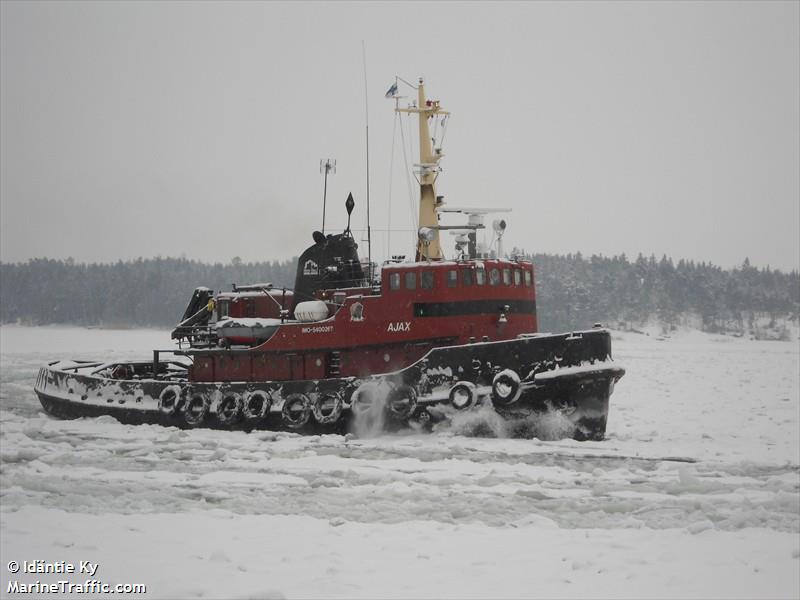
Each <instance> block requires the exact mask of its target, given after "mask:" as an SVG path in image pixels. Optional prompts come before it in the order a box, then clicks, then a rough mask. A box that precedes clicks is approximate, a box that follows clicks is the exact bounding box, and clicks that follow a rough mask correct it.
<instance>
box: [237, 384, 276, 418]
mask: <svg viewBox="0 0 800 600" xmlns="http://www.w3.org/2000/svg"><path fill="white" fill-rule="evenodd" d="M271 406H272V399H271V398H270V395H269V393H268V392H265V391H264V390H251V391H249V392H247V394H245V397H244V402H243V403H242V415H243V416H244V418H245V419H246V420H248V421H260V420H261V419H263V418H264V417H265V416H266V415H267V413H268V412H269V409H270V407H271Z"/></svg>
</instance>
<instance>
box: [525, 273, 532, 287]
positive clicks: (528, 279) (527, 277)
mask: <svg viewBox="0 0 800 600" xmlns="http://www.w3.org/2000/svg"><path fill="white" fill-rule="evenodd" d="M525 285H527V286H529V287H530V286H532V285H533V276H532V275H531V272H530V271H525Z"/></svg>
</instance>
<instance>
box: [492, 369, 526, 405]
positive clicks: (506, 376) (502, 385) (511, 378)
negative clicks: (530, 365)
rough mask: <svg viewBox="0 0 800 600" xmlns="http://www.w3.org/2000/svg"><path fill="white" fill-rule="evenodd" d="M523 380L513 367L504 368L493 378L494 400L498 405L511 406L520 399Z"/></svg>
mask: <svg viewBox="0 0 800 600" xmlns="http://www.w3.org/2000/svg"><path fill="white" fill-rule="evenodd" d="M521 393H522V382H521V381H520V379H519V375H517V374H516V373H515V372H514V371H512V370H511V369H504V370H503V371H500V372H499V373H498V374H497V375H495V376H494V379H493V380H492V401H493V402H494V403H495V404H496V405H497V406H510V405H512V404H514V402H516V401H517V400H519V396H520V394H521Z"/></svg>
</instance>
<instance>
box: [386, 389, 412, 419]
mask: <svg viewBox="0 0 800 600" xmlns="http://www.w3.org/2000/svg"><path fill="white" fill-rule="evenodd" d="M416 409H417V390H415V389H414V388H413V387H411V386H410V385H406V384H404V383H401V384H399V385H395V386H393V387H392V390H391V391H390V392H389V395H388V396H387V397H386V413H387V414H388V415H389V416H390V417H392V418H393V419H396V420H398V421H404V420H406V419H408V418H409V417H410V416H411V415H413V414H414V411H415V410H416Z"/></svg>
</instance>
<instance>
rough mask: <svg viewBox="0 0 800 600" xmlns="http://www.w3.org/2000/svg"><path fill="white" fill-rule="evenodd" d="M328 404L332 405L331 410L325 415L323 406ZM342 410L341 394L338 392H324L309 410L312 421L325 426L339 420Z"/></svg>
mask: <svg viewBox="0 0 800 600" xmlns="http://www.w3.org/2000/svg"><path fill="white" fill-rule="evenodd" d="M330 403H332V405H331V408H330V410H329V411H327V414H325V412H324V411H323V406H326V405H329V404H330ZM343 408H344V401H343V400H342V395H341V394H339V393H338V392H326V393H324V394H320V395H319V396H318V397H317V399H316V400H315V401H314V402H313V404H312V407H311V410H312V412H313V413H314V419H315V420H316V421H317V423H319V424H320V425H327V424H329V423H335V422H336V421H338V420H339V417H340V416H341V414H342V409H343Z"/></svg>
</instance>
